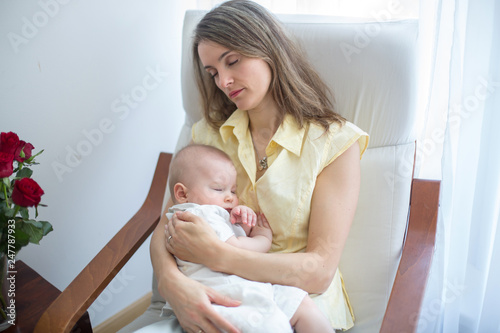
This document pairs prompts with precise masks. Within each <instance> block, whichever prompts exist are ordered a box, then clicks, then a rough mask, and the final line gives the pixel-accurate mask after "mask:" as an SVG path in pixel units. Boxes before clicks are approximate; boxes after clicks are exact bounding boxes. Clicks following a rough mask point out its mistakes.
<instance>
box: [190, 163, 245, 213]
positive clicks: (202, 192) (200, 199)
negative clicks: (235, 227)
mask: <svg viewBox="0 0 500 333" xmlns="http://www.w3.org/2000/svg"><path fill="white" fill-rule="evenodd" d="M198 171H199V172H196V174H195V175H194V178H193V181H192V182H191V184H192V186H190V188H189V189H188V191H187V199H188V202H192V203H196V204H200V205H217V206H220V207H222V208H224V209H226V210H228V211H229V212H230V211H231V209H233V208H234V207H235V206H237V205H238V197H237V196H236V169H235V168H234V166H233V164H232V163H231V162H229V161H226V160H208V161H207V162H206V163H204V167H203V169H202V170H198Z"/></svg>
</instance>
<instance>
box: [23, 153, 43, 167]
mask: <svg viewBox="0 0 500 333" xmlns="http://www.w3.org/2000/svg"><path fill="white" fill-rule="evenodd" d="M41 153H43V149H42V150H40V151H39V152H38V153H37V154H35V155H31V157H30V158H28V159H27V160H26V161H24V163H28V164H38V163H35V162H34V161H33V160H34V159H35V157H37V156H38V155H40V154H41Z"/></svg>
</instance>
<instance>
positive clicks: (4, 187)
mask: <svg viewBox="0 0 500 333" xmlns="http://www.w3.org/2000/svg"><path fill="white" fill-rule="evenodd" d="M2 187H3V194H4V196H5V203H6V204H7V207H9V208H10V203H9V197H8V196H7V185H5V184H4V182H2Z"/></svg>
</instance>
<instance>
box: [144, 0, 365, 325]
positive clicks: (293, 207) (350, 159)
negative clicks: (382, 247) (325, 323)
mask: <svg viewBox="0 0 500 333" xmlns="http://www.w3.org/2000/svg"><path fill="white" fill-rule="evenodd" d="M193 56H194V63H195V71H196V73H197V79H198V86H199V89H200V92H201V95H202V99H203V104H204V105H203V111H204V119H203V120H201V121H200V122H198V123H197V124H195V126H194V127H193V141H194V142H196V143H202V144H208V145H212V146H216V147H217V148H220V149H222V150H224V151H225V152H226V153H227V154H228V155H229V156H231V158H232V160H233V162H234V164H235V166H236V169H237V172H238V195H239V196H240V200H241V202H242V203H244V204H245V205H247V206H250V207H251V208H252V209H254V210H255V211H257V212H263V213H264V215H265V216H266V217H267V220H268V221H269V223H270V225H271V227H272V229H273V245H272V248H271V251H270V253H255V252H250V251H245V250H240V249H234V248H230V247H229V246H228V245H227V244H225V243H222V242H220V241H219V240H218V239H217V238H216V236H215V235H214V234H213V232H212V231H211V228H210V227H209V226H207V224H206V222H205V221H203V220H202V219H201V218H198V217H195V216H194V215H191V214H189V213H183V214H179V215H176V216H174V217H173V218H172V220H171V221H168V220H167V219H166V217H163V218H162V220H161V221H160V223H159V224H158V227H157V228H156V230H155V232H154V234H153V237H152V241H151V257H152V262H153V267H154V271H155V274H156V277H157V279H158V286H159V292H160V294H161V295H162V296H163V297H165V298H166V299H167V301H168V302H169V303H170V305H171V306H172V308H173V309H174V312H175V315H176V316H177V319H178V321H179V322H180V325H181V326H182V327H183V328H184V329H185V330H186V331H187V332H219V330H226V331H228V332H236V331H237V330H236V329H235V328H234V327H232V326H231V325H230V324H229V323H228V322H227V321H226V320H225V319H224V318H222V317H220V316H219V315H217V314H216V313H215V311H214V310H213V309H212V306H211V303H216V304H220V305H225V306H238V305H239V303H238V302H237V301H235V300H231V299H227V298H225V297H223V296H222V295H220V294H217V293H216V292H214V291H213V290H211V289H209V288H207V287H204V286H202V285H200V284H198V283H196V282H195V281H192V280H189V279H188V278H186V277H185V276H184V275H183V274H182V273H180V272H179V270H178V269H177V266H176V264H175V260H174V259H173V257H172V255H170V253H172V254H174V255H176V256H177V257H179V258H181V259H184V260H187V261H192V262H196V263H200V264H203V265H205V266H208V267H209V268H211V269H212V270H215V271H221V272H224V273H228V274H236V275H239V276H241V277H244V278H246V279H249V280H255V281H261V282H270V283H274V284H283V285H293V286H296V287H299V288H302V289H303V290H305V291H307V292H309V293H310V294H313V295H314V296H313V297H314V299H315V301H316V303H317V304H318V305H319V307H320V308H322V310H323V312H324V313H325V314H326V315H327V317H328V318H329V320H330V322H331V324H332V327H333V328H335V329H348V328H350V327H351V326H352V325H353V319H354V317H353V315H352V309H351V307H350V305H349V300H348V297H347V294H346V293H345V290H344V288H343V281H342V277H341V274H340V272H339V271H338V269H337V267H338V264H339V261H340V256H341V253H342V250H343V248H344V244H345V241H346V239H347V235H348V233H349V229H350V225H351V222H352V219H353V216H354V212H355V210H356V204H357V200H358V193H359V183H360V162H359V160H360V156H361V155H362V154H363V152H364V150H365V149H366V146H367V142H368V136H367V135H366V133H364V132H363V131H362V130H360V129H359V128H357V127H356V126H354V125H353V124H351V123H349V122H347V121H345V120H344V119H343V118H342V117H341V116H340V115H338V114H337V113H336V112H334V110H333V106H332V104H331V102H330V100H329V95H328V89H327V87H326V86H325V84H324V83H323V82H322V80H321V79H320V77H319V76H318V75H317V74H316V73H315V71H314V70H313V69H312V67H311V66H310V65H309V64H308V62H307V61H306V60H305V56H304V55H303V54H302V52H301V51H300V50H299V49H298V48H297V47H296V46H295V44H294V43H293V42H292V41H291V39H290V38H289V37H287V35H286V33H285V32H284V31H283V28H282V27H281V25H280V24H279V22H278V21H276V19H275V18H274V17H273V16H272V15H271V14H270V13H269V12H268V11H266V10H265V9H264V8H262V7H261V6H259V5H257V4H255V3H253V2H251V1H244V0H243V1H241V0H236V1H229V2H226V3H223V4H222V5H220V6H219V7H216V8H214V9H213V10H212V11H211V12H209V13H208V14H207V15H206V16H205V17H204V18H203V19H202V20H201V22H200V23H199V24H198V26H197V28H196V30H195V35H194V43H193ZM356 142H357V143H358V144H356Z"/></svg>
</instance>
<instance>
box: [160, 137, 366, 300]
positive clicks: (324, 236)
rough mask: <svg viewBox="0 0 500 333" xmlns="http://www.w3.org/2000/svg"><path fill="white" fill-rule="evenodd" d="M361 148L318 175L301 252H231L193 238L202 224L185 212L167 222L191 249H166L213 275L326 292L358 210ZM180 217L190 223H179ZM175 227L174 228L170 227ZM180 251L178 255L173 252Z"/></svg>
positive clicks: (354, 147) (222, 245) (221, 245)
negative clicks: (182, 236)
mask: <svg viewBox="0 0 500 333" xmlns="http://www.w3.org/2000/svg"><path fill="white" fill-rule="evenodd" d="M359 154H360V153H359V145H358V144H356V143H355V144H353V145H352V146H351V147H350V148H349V149H348V150H347V151H345V152H344V153H343V154H342V155H340V156H339V157H338V158H337V159H336V160H335V161H333V162H332V163H331V164H330V165H329V166H327V167H326V168H325V169H324V170H323V171H322V172H321V174H320V175H319V176H318V178H317V181H316V186H315V189H314V193H313V198H312V203H311V216H310V221H309V236H308V245H307V249H306V251H305V252H304V253H286V254H283V253H257V252H250V251H246V250H243V249H235V248H232V247H231V248H230V245H228V244H225V243H223V242H216V241H214V240H213V239H210V238H209V239H203V237H197V235H199V233H198V232H197V231H196V230H199V229H200V228H199V227H197V226H199V225H200V224H203V221H201V219H198V218H196V217H194V216H191V215H189V214H184V215H179V216H178V218H177V219H174V221H173V222H174V223H172V224H169V229H168V231H169V233H170V232H172V233H174V234H178V233H179V231H181V230H182V231H183V232H182V233H185V235H187V234H189V237H192V238H193V239H192V241H191V242H189V245H190V249H189V251H185V249H180V248H179V249H178V248H174V249H172V248H170V249H171V250H174V253H176V255H178V256H180V258H182V259H186V260H191V261H196V260H197V261H198V262H201V263H203V264H204V265H206V266H208V267H210V268H211V269H213V270H215V271H221V272H225V273H229V274H236V275H239V276H242V277H244V278H246V279H249V280H255V281H262V282H271V283H276V284H284V285H293V286H297V287H299V288H302V289H304V290H306V291H307V292H309V293H322V292H324V291H325V290H326V289H327V288H328V287H329V285H330V284H331V281H332V279H333V276H334V275H335V272H336V270H337V266H338V264H339V261H340V256H341V254H342V250H343V248H344V245H345V242H346V239H347V235H348V233H349V230H350V227H351V223H352V220H353V217H354V213H355V211H356V206H357V201H358V195H359V186H360V160H359ZM179 218H182V219H184V220H186V221H189V222H193V223H183V221H180V220H179ZM174 224H175V228H174ZM175 251H178V252H175Z"/></svg>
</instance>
